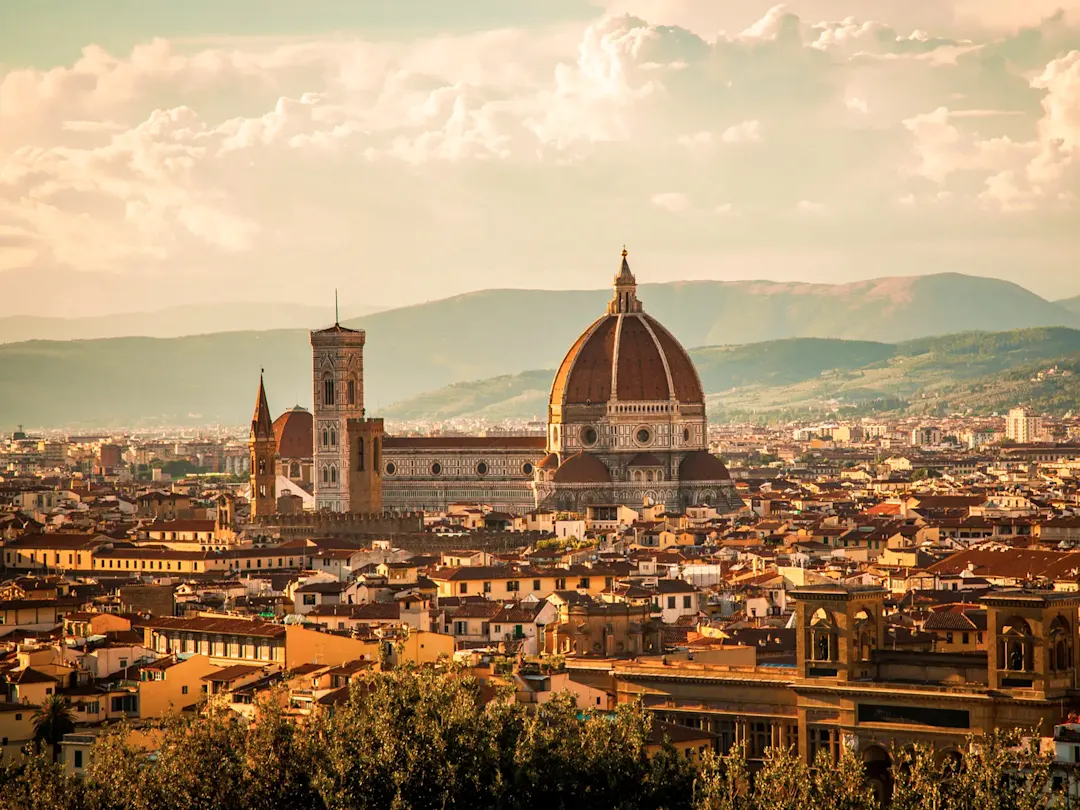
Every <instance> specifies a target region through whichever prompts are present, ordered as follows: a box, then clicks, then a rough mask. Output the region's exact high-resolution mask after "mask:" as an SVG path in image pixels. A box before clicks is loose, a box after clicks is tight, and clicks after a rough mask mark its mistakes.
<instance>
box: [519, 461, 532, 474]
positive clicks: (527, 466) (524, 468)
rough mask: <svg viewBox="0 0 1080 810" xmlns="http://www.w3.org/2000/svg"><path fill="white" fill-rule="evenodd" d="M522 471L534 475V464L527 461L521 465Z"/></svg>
mask: <svg viewBox="0 0 1080 810" xmlns="http://www.w3.org/2000/svg"><path fill="white" fill-rule="evenodd" d="M521 471H522V472H523V473H525V475H532V474H533V465H532V464H530V463H529V462H527V461H526V462H525V463H524V464H522V465H521Z"/></svg>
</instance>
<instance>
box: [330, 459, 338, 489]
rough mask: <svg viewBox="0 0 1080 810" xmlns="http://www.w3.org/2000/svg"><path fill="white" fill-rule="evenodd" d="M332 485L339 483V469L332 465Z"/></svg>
mask: <svg viewBox="0 0 1080 810" xmlns="http://www.w3.org/2000/svg"><path fill="white" fill-rule="evenodd" d="M330 483H331V484H336V483H337V467H335V466H334V465H333V464H331V465H330Z"/></svg>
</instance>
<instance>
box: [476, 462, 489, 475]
mask: <svg viewBox="0 0 1080 810" xmlns="http://www.w3.org/2000/svg"><path fill="white" fill-rule="evenodd" d="M476 472H477V475H487V472H488V465H487V462H486V461H481V462H480V463H479V464H477V465H476Z"/></svg>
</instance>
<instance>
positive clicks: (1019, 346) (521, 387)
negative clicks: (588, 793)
mask: <svg viewBox="0 0 1080 810" xmlns="http://www.w3.org/2000/svg"><path fill="white" fill-rule="evenodd" d="M690 355H691V357H692V358H693V359H694V362H695V364H696V365H697V367H698V371H699V373H700V375H701V379H702V385H703V386H704V388H705V391H706V395H707V397H708V401H709V405H710V415H711V416H712V418H714V419H748V418H765V419H768V418H788V417H794V416H805V415H806V414H807V413H815V412H820V413H823V414H824V413H830V412H833V411H835V410H837V409H840V410H842V411H847V412H849V413H859V414H862V413H875V412H904V413H928V414H933V413H946V412H953V411H957V410H967V409H971V410H973V411H979V412H992V411H999V410H1003V409H1005V408H1008V407H1010V406H1012V405H1015V404H1017V403H1018V402H1024V403H1028V404H1031V405H1034V406H1036V407H1039V408H1045V409H1050V410H1056V411H1059V412H1061V411H1066V410H1069V409H1072V408H1074V407H1077V406H1078V405H1080V331H1077V330H1074V329H1064V328H1049V329H1022V330H1013V331H1009V332H998V333H981V332H968V333H963V334H959V335H947V336H944V337H938V338H926V339H919V340H914V341H906V342H903V343H899V344H895V345H891V344H886V343H873V342H868V341H845V340H823V339H817V338H792V339H788V340H779V341H769V342H764V343H752V344H747V345H742V346H709V347H704V348H699V349H693V350H691V351H690ZM1054 365H1057V366H1058V370H1059V371H1066V372H1071V373H1068V374H1064V375H1062V374H1060V373H1059V374H1052V375H1045V374H1044V375H1043V377H1042V379H1034V380H1033V379H1032V378H1037V377H1038V374H1039V372H1043V371H1046V370H1047V369H1048V368H1050V367H1051V366H1054ZM553 375H554V371H552V370H550V369H548V370H543V371H529V372H525V373H523V374H518V375H505V376H500V377H495V378H490V379H485V380H478V381H475V382H470V383H458V384H455V385H452V386H448V387H445V388H441V389H438V390H435V391H432V392H429V393H426V394H424V395H422V396H418V397H413V398H409V399H406V400H404V401H401V402H398V403H395V404H394V405H391V406H389V407H388V408H385V409H383V414H384V415H385V416H386V417H387V418H390V419H435V418H437V419H449V418H454V417H464V416H485V415H486V416H489V417H490V418H493V419H494V418H507V417H517V418H542V417H543V415H544V411H545V408H546V403H547V395H548V390H549V388H550V385H551V379H552V377H553Z"/></svg>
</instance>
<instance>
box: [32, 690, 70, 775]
mask: <svg viewBox="0 0 1080 810" xmlns="http://www.w3.org/2000/svg"><path fill="white" fill-rule="evenodd" d="M74 730H75V715H74V713H73V712H72V711H71V703H69V702H68V700H67V698H64V697H61V696H60V695H48V696H47V697H46V698H45V700H43V701H42V702H41V705H40V706H38V707H37V708H36V709H34V740H35V741H37V742H39V743H41V744H43V745H48V746H50V747H51V748H52V758H53V761H54V762H55V761H56V760H57V759H59V758H60V741H61V740H63V739H64V735H65V734H71V732H73V731H74Z"/></svg>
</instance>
